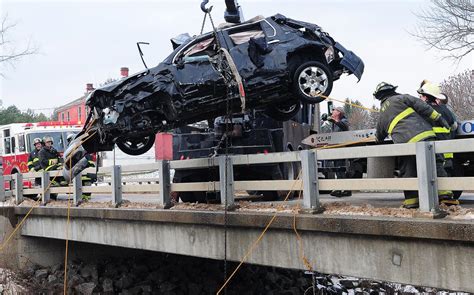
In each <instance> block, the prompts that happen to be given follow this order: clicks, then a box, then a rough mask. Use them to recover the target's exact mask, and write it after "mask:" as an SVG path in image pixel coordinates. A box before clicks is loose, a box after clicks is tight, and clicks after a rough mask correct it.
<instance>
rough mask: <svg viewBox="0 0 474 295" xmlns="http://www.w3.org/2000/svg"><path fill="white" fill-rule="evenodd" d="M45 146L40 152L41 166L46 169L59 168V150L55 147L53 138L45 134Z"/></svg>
mask: <svg viewBox="0 0 474 295" xmlns="http://www.w3.org/2000/svg"><path fill="white" fill-rule="evenodd" d="M43 142H44V146H43V148H42V149H41V151H40V152H39V159H40V164H41V168H42V169H43V170H44V171H51V170H57V169H59V168H60V167H61V163H60V157H59V153H58V151H57V150H56V149H55V148H54V147H53V143H54V142H53V138H52V137H51V136H45V137H44V138H43Z"/></svg>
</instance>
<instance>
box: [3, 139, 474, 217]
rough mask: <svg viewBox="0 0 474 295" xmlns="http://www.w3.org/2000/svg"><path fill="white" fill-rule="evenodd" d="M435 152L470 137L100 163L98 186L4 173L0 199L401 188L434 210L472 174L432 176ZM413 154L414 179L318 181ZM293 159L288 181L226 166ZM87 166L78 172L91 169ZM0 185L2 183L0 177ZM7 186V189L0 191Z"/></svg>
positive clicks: (468, 148) (472, 143) (313, 198)
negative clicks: (210, 175) (185, 177)
mask: <svg viewBox="0 0 474 295" xmlns="http://www.w3.org/2000/svg"><path fill="white" fill-rule="evenodd" d="M436 153H474V139H457V140H448V141H435V142H433V141H430V142H418V143H407V144H388V145H374V146H358V147H343V148H337V149H336V148H334V149H325V148H322V149H321V148H320V149H312V150H304V151H298V152H283V153H270V154H252V155H235V156H225V155H223V156H218V157H213V158H206V159H190V160H178V161H158V162H156V163H149V164H139V165H127V166H121V167H120V166H114V167H101V168H99V169H98V174H99V175H101V176H107V177H110V179H111V180H110V182H104V183H101V184H99V185H90V186H82V185H81V182H80V178H81V174H80V175H78V176H77V177H76V178H75V180H74V181H73V185H72V186H69V187H49V186H48V179H49V178H50V177H54V176H56V175H60V171H51V172H49V173H50V174H49V175H48V174H47V173H46V172H35V173H24V174H15V175H12V176H9V175H5V176H3V179H4V181H5V182H7V183H10V185H7V186H0V199H1V198H4V197H5V196H15V198H16V203H17V204H19V203H21V201H22V200H23V195H31V194H40V195H41V196H42V204H46V203H47V202H48V199H49V194H51V193H54V194H72V195H73V196H74V202H75V204H77V203H78V202H79V200H80V196H81V194H82V193H102V194H110V195H111V197H112V198H111V199H112V202H113V204H115V205H118V204H120V202H121V201H122V194H123V193H156V194H158V196H159V198H158V202H159V204H161V205H162V206H163V207H165V208H169V207H171V199H170V192H171V191H173V192H196V191H208V192H218V191H220V192H224V193H223V194H221V202H222V203H226V204H227V205H229V206H231V205H232V204H233V203H234V191H238V190H244V191H303V204H304V209H306V210H310V211H318V210H319V209H320V206H321V205H320V202H319V193H318V192H319V190H372V191H387V190H396V191H399V190H400V189H401V188H403V189H404V190H418V191H419V195H420V211H422V212H437V211H438V200H437V190H474V177H455V178H440V177H437V175H436V169H435V154H436ZM411 155H415V156H416V161H417V171H418V177H417V178H392V179H390V178H364V179H318V177H317V176H318V164H317V163H318V161H322V160H337V159H354V158H385V157H397V156H411ZM295 162H299V163H301V166H302V171H301V175H300V176H299V177H298V178H297V179H294V180H258V181H235V180H234V178H233V176H232V167H234V166H239V165H259V164H277V163H295ZM209 167H219V170H220V181H210V182H191V183H171V177H170V173H171V170H172V169H197V168H209ZM152 171H155V172H158V174H159V178H155V179H135V180H133V179H127V180H125V179H124V178H123V177H122V176H124V175H129V174H139V173H144V172H152ZM95 172H96V170H95V168H89V169H86V170H84V171H83V174H84V173H95ZM35 177H41V178H42V179H43V181H42V186H41V187H36V188H24V187H23V186H22V185H21V184H22V181H23V180H25V179H28V178H35ZM2 184H3V181H2ZM5 187H7V189H5Z"/></svg>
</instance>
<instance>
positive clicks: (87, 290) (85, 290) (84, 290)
mask: <svg viewBox="0 0 474 295" xmlns="http://www.w3.org/2000/svg"><path fill="white" fill-rule="evenodd" d="M95 287H97V285H96V284H95V283H92V282H90V283H82V284H80V285H77V286H76V288H75V290H76V291H77V293H79V294H81V295H92V293H93V292H94V289H95Z"/></svg>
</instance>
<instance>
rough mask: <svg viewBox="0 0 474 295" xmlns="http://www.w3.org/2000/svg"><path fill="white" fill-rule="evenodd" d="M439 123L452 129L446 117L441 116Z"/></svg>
mask: <svg viewBox="0 0 474 295" xmlns="http://www.w3.org/2000/svg"><path fill="white" fill-rule="evenodd" d="M438 123H439V124H440V125H441V127H444V128H446V129H448V130H451V126H449V124H448V122H447V121H446V120H445V119H444V118H442V117H439V119H438Z"/></svg>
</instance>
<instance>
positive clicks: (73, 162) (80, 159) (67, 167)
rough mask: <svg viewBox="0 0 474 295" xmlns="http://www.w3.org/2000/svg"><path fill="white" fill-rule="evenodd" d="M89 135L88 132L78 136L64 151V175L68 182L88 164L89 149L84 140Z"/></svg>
mask: <svg viewBox="0 0 474 295" xmlns="http://www.w3.org/2000/svg"><path fill="white" fill-rule="evenodd" d="M88 136H89V134H88V133H83V134H82V135H80V136H78V137H76V138H75V139H74V140H73V141H71V143H70V144H69V146H68V148H67V149H66V151H65V152H64V155H63V159H64V166H63V177H64V179H65V180H66V181H67V182H71V180H72V179H73V178H74V177H76V176H77V175H78V174H79V173H81V172H82V171H83V170H84V169H86V168H87V166H88V160H87V158H86V154H87V151H86V150H85V149H84V147H83V145H82V144H83V143H84V140H85V139H87V138H88Z"/></svg>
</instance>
